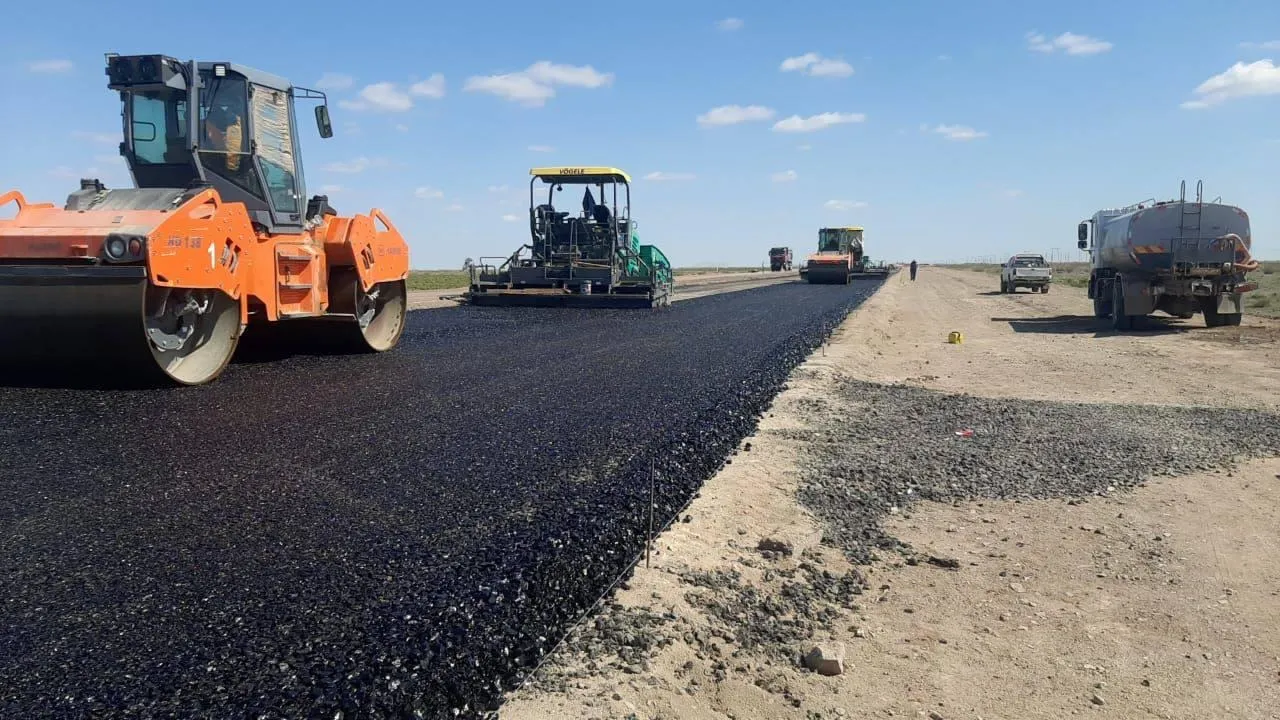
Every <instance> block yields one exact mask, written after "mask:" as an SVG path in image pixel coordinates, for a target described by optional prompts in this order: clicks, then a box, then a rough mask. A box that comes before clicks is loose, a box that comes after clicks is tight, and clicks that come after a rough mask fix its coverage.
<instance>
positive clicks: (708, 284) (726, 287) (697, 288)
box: [409, 272, 800, 310]
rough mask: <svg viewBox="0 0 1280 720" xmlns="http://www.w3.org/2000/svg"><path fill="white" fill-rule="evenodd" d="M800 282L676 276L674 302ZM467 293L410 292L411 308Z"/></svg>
mask: <svg viewBox="0 0 1280 720" xmlns="http://www.w3.org/2000/svg"><path fill="white" fill-rule="evenodd" d="M799 280H800V276H799V274H797V273H794V272H789V273H784V272H777V273H769V272H760V273H744V272H736V273H697V274H689V275H678V276H676V281H675V290H674V291H673V292H672V297H671V301H672V302H679V301H681V300H692V299H694V298H698V297H702V296H704V295H714V294H716V293H722V292H733V291H735V290H746V289H749V288H753V287H762V286H764V285H773V284H776V283H781V282H799ZM466 291H467V289H466V288H465V287H459V288H448V289H444V290H410V291H409V309H410V310H426V309H429V308H442V307H454V306H455V305H457V304H458V303H457V302H455V301H454V300H449V299H447V298H448V297H450V296H458V295H461V294H462V293H464V292H466Z"/></svg>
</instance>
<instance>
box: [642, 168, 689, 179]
mask: <svg viewBox="0 0 1280 720" xmlns="http://www.w3.org/2000/svg"><path fill="white" fill-rule="evenodd" d="M694 177H695V176H694V174H693V173H678V172H677V173H671V172H662V171H661V170H654V171H653V172H651V173H649V174H648V175H645V176H644V179H645V180H692V179H694Z"/></svg>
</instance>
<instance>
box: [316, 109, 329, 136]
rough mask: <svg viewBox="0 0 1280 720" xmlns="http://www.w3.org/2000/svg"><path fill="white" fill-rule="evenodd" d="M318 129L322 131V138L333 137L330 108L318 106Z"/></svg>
mask: <svg viewBox="0 0 1280 720" xmlns="http://www.w3.org/2000/svg"><path fill="white" fill-rule="evenodd" d="M316 129H317V130H319V131H320V137H322V138H331V137H333V123H332V122H330V121H329V106H328V105H317V106H316Z"/></svg>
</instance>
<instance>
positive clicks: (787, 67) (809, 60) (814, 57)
mask: <svg viewBox="0 0 1280 720" xmlns="http://www.w3.org/2000/svg"><path fill="white" fill-rule="evenodd" d="M820 59H821V58H820V57H819V55H818V53H805V54H803V55H798V56H796V57H789V58H787V59H786V60H783V61H782V67H781V68H779V69H780V70H782V72H791V71H793V70H803V69H805V68H807V67H809V66H810V65H812V64H814V63H816V62H818V60H820Z"/></svg>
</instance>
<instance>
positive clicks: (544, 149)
mask: <svg viewBox="0 0 1280 720" xmlns="http://www.w3.org/2000/svg"><path fill="white" fill-rule="evenodd" d="M555 151H556V149H555V148H553V147H551V146H550V145H530V146H529V152H540V153H549V152H555Z"/></svg>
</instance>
